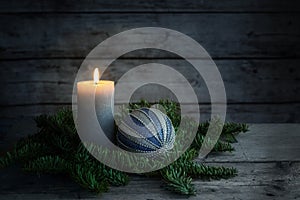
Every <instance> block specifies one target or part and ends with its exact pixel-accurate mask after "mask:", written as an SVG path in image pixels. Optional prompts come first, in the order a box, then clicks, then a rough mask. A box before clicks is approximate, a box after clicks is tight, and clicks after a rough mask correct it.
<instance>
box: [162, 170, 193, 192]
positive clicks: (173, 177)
mask: <svg viewBox="0 0 300 200" xmlns="http://www.w3.org/2000/svg"><path fill="white" fill-rule="evenodd" d="M161 176H162V178H163V179H164V181H165V182H166V189H168V190H170V191H173V192H176V193H178V194H184V195H194V194H195V193H196V190H195V188H194V185H193V184H192V178H191V177H188V176H187V175H186V174H185V172H184V171H183V170H182V169H181V168H173V167H172V166H168V167H166V168H164V169H163V170H161Z"/></svg>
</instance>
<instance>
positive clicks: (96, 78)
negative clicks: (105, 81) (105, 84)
mask: <svg viewBox="0 0 300 200" xmlns="http://www.w3.org/2000/svg"><path fill="white" fill-rule="evenodd" d="M98 82H99V70H98V68H96V69H95V70H94V83H95V84H97V83H98Z"/></svg>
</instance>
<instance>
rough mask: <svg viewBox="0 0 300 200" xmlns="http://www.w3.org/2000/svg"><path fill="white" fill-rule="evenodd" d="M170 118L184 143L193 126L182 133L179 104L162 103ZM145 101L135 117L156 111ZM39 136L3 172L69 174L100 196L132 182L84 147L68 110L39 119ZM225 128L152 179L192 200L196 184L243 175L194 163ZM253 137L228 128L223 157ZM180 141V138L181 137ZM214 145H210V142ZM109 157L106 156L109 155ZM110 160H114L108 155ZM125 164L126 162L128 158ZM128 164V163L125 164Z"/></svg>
mask: <svg viewBox="0 0 300 200" xmlns="http://www.w3.org/2000/svg"><path fill="white" fill-rule="evenodd" d="M159 105H161V106H162V107H163V108H164V109H165V111H166V114H167V115H168V116H169V117H170V119H171V121H172V123H173V125H174V127H175V130H176V135H177V136H178V137H184V136H185V135H186V134H180V132H188V131H189V130H190V129H189V128H191V127H192V128H193V127H194V128H195V122H193V121H192V120H183V121H182V123H186V124H185V126H184V127H186V129H185V130H180V131H179V130H177V128H178V126H179V124H180V120H181V119H180V115H179V114H178V113H179V112H180V107H179V105H178V104H177V103H176V102H172V101H168V100H161V101H159ZM150 106H151V104H150V103H148V102H147V101H145V100H141V102H139V103H135V104H130V106H129V108H128V109H129V111H131V110H133V109H137V108H141V107H150ZM35 121H36V124H37V127H38V128H39V131H38V133H36V134H33V135H30V136H28V137H26V138H23V139H21V140H19V141H18V142H17V143H16V145H15V146H14V149H13V150H12V151H10V152H6V153H4V154H3V156H2V157H0V168H4V167H8V166H9V165H11V164H13V163H15V162H19V163H21V164H23V169H24V170H25V171H30V172H36V173H54V174H57V173H64V174H68V175H69V176H70V178H72V179H73V180H74V181H76V182H77V183H79V184H80V185H82V186H83V187H85V188H87V189H89V190H91V191H94V192H97V193H102V192H106V191H107V190H108V188H109V186H110V185H112V186H123V185H126V184H127V183H128V182H129V176H128V174H127V173H125V172H121V171H118V170H115V169H112V168H110V167H108V166H105V165H104V164H102V163H100V162H99V161H97V160H96V159H95V158H94V157H93V156H91V154H90V153H89V152H88V150H87V149H86V148H85V147H84V145H83V144H82V143H81V141H80V139H79V137H78V135H77V132H76V128H75V125H74V121H73V115H72V111H71V110H70V109H62V110H60V111H59V112H58V113H57V114H55V115H41V116H39V117H37V118H36V119H35ZM212 122H213V123H214V124H216V125H217V126H221V125H222V124H220V122H219V121H218V119H214V120H213V121H210V122H205V123H201V124H200V125H199V127H196V128H198V129H197V130H198V131H197V134H196V137H195V139H194V141H193V142H192V144H191V146H190V147H189V148H188V149H187V151H186V152H185V153H183V154H182V155H181V157H180V158H179V159H177V160H176V161H175V162H173V163H171V164H170V165H168V166H166V167H164V168H162V169H160V170H157V171H154V172H150V173H146V174H144V175H145V176H147V177H151V176H160V177H161V178H162V180H164V183H165V186H166V189H168V190H171V191H173V192H176V193H179V194H184V195H192V194H195V193H196V190H195V188H194V185H193V183H192V178H201V179H221V178H224V179H226V178H230V177H233V176H235V175H237V170H236V169H234V168H226V167H222V166H221V167H215V166H207V165H204V164H200V163H197V162H195V161H193V160H194V159H195V158H196V157H197V156H198V152H199V150H200V148H201V146H202V144H203V141H204V137H205V134H206V132H207V130H208V127H209V125H210V123H212ZM246 131H248V126H247V125H246V124H238V123H226V124H225V125H224V127H223V130H222V134H221V137H220V139H219V140H218V141H217V143H216V144H215V145H214V148H213V150H214V151H217V152H224V151H230V152H231V151H233V150H234V148H233V147H232V145H231V143H233V142H236V139H235V135H236V134H238V133H241V132H246ZM177 136H176V137H177ZM208 144H209V141H208ZM106 154H107V153H106V152H103V155H106ZM106 156H110V155H106ZM122 158H123V157H122ZM123 159H124V158H123Z"/></svg>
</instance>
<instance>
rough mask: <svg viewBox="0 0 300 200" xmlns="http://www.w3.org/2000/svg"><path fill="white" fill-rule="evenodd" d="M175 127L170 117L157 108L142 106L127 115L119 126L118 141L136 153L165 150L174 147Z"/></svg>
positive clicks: (120, 144)
mask: <svg viewBox="0 0 300 200" xmlns="http://www.w3.org/2000/svg"><path fill="white" fill-rule="evenodd" d="M174 141H175V129H174V127H173V125H172V122H171V120H170V118H169V117H168V116H167V115H166V114H164V113H163V112H161V111H160V110H158V109H155V108H140V109H136V110H133V111H132V112H131V113H129V115H127V116H125V117H124V118H123V119H122V120H121V122H120V123H119V126H118V131H117V142H118V144H119V146H120V147H121V148H123V149H125V150H127V151H131V152H136V153H152V152H157V151H158V152H164V151H168V150H170V149H172V148H173V145H174Z"/></svg>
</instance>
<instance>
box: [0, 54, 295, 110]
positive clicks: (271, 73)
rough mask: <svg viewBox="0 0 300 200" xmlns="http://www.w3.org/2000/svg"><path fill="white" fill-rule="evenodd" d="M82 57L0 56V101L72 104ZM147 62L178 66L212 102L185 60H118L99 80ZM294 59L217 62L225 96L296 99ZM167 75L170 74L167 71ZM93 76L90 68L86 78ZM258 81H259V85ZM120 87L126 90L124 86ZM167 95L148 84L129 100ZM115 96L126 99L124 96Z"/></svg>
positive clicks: (113, 77) (267, 100)
mask: <svg viewBox="0 0 300 200" xmlns="http://www.w3.org/2000/svg"><path fill="white" fill-rule="evenodd" d="M81 62H82V60H81V59H74V60H73V59H72V60H70V59H43V60H22V61H2V62H1V66H2V73H1V75H0V83H1V84H0V85H1V86H0V89H1V91H2V98H1V99H0V106H2V107H5V106H20V105H34V104H70V103H71V98H72V90H73V83H74V80H75V77H76V73H77V70H78V68H79V67H80V64H81ZM150 62H151V63H162V64H165V65H169V66H171V67H172V68H174V69H176V70H177V71H178V72H180V73H181V74H183V75H184V76H185V77H186V79H187V80H188V81H189V83H190V84H191V86H192V87H193V88H194V90H195V93H196V94H197V95H198V98H199V103H206V104H207V103H210V97H209V94H208V90H207V87H206V84H205V82H204V81H203V79H202V78H201V75H200V74H199V73H198V72H197V71H196V70H195V69H194V68H193V66H192V65H190V64H189V63H187V62H186V61H184V60H177V59H141V60H132V59H119V60H117V61H116V62H114V63H113V64H112V65H111V66H110V67H109V68H108V70H107V71H106V72H105V73H104V75H103V79H109V80H115V81H116V83H117V81H118V79H119V78H120V77H121V76H122V75H123V74H125V73H126V72H127V71H128V70H130V69H133V68H134V67H136V66H138V65H141V64H145V63H150ZM298 63H299V60H298V59H297V60H217V61H216V64H217V66H218V68H219V71H220V73H221V75H222V78H223V81H224V85H225V90H226V92H227V101H228V103H230V104H231V103H236V104H247V103H249V104H251V103H252V104H255V103H265V104H266V103H271V104H272V103H273V104H275V103H286V104H288V103H297V102H300V96H299V95H295V94H297V93H299V92H300V87H299V84H298V82H299V79H300V68H299V67H298ZM283 66H284V67H283ZM146 73H147V74H148V73H153V74H155V73H156V69H155V68H149V69H148V71H147V72H144V74H140V75H139V76H140V77H143V76H145V74H146ZM166 77H168V76H167V75H166ZM91 78H92V72H91V77H88V79H91ZM132 84H136V83H128V87H131V85H132ZM168 84H172V85H175V86H176V87H177V88H178V90H179V92H180V93H182V94H183V95H185V92H186V90H185V89H184V88H182V89H180V88H181V87H182V82H181V81H179V80H178V79H176V78H172V77H169V79H168ZM257 84H259V89H258V88H257ZM150 88H152V89H150ZM153 88H155V89H153ZM123 92H125V93H126V90H125V91H123ZM153 92H155V93H153ZM125 93H124V96H125ZM49 94H51V95H49ZM170 96H172V95H171V94H170V92H166V91H165V89H164V88H161V87H159V86H154V85H152V86H151V87H150V86H149V87H148V88H147V87H145V88H141V89H140V90H138V91H136V93H135V94H134V96H133V99H132V100H134V101H137V100H139V99H141V98H144V99H147V100H149V101H155V100H159V99H161V98H167V97H170ZM116 100H117V101H118V102H125V99H116ZM183 103H189V102H183Z"/></svg>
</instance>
